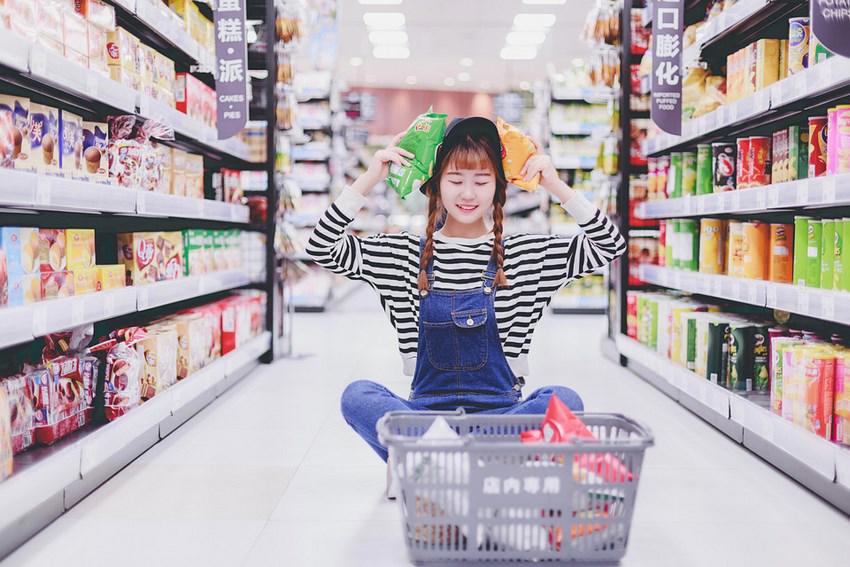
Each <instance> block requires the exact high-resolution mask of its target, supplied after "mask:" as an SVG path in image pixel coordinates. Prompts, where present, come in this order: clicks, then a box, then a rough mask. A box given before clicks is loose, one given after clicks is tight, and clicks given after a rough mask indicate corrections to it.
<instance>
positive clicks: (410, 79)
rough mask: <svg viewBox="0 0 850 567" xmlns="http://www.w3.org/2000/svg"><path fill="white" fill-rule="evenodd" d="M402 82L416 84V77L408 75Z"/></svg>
mask: <svg viewBox="0 0 850 567" xmlns="http://www.w3.org/2000/svg"><path fill="white" fill-rule="evenodd" d="M404 82H405V83H407V84H408V85H415V84H416V77H414V76H413V75H410V76H409V77H407V78H406V79H405V80H404Z"/></svg>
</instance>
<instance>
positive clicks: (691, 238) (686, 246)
mask: <svg viewBox="0 0 850 567" xmlns="http://www.w3.org/2000/svg"><path fill="white" fill-rule="evenodd" d="M678 241H679V249H680V251H681V252H680V254H679V265H678V267H679V268H681V269H683V270H690V271H692V272H696V271H697V270H698V269H699V221H698V220H696V219H681V220H679V239H678Z"/></svg>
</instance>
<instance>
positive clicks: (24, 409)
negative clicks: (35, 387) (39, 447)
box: [0, 374, 35, 455]
mask: <svg viewBox="0 0 850 567" xmlns="http://www.w3.org/2000/svg"><path fill="white" fill-rule="evenodd" d="M0 387H2V388H3V389H5V391H6V400H7V402H8V403H9V414H10V415H11V417H12V453H13V454H15V455H17V454H18V453H21V452H23V451H25V450H27V449H28V448H30V447H32V446H33V444H34V443H35V422H34V419H35V412H34V411H33V407H32V402H33V394H32V388H31V385H30V381H29V379H28V378H27V375H26V374H15V375H12V376H6V377H5V378H2V379H0Z"/></svg>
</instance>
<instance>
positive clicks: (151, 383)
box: [136, 323, 177, 400]
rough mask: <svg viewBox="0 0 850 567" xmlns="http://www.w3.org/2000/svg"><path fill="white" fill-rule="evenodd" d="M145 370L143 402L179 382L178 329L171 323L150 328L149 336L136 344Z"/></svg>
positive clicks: (142, 389) (142, 386)
mask: <svg viewBox="0 0 850 567" xmlns="http://www.w3.org/2000/svg"><path fill="white" fill-rule="evenodd" d="M136 350H137V351H138V353H139V355H140V356H141V358H142V360H143V363H144V368H143V372H142V376H141V397H142V400H149V399H151V398H153V397H154V396H156V395H157V394H158V393H161V392H162V391H163V390H165V389H166V388H169V387H171V386H172V385H174V383H175V382H177V329H176V327H175V326H174V325H173V324H170V323H158V324H156V325H151V326H150V327H148V336H147V337H145V338H144V339H142V340H141V341H139V342H138V343H137V344H136Z"/></svg>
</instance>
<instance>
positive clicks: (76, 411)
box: [30, 355, 96, 445]
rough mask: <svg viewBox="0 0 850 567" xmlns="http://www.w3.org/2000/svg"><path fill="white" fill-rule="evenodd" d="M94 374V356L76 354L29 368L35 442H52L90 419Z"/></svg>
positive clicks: (82, 425) (42, 443) (48, 443)
mask: <svg viewBox="0 0 850 567" xmlns="http://www.w3.org/2000/svg"><path fill="white" fill-rule="evenodd" d="M95 373H96V367H95V366H94V359H92V358H91V357H85V358H84V357H79V356H76V355H73V356H61V357H59V358H55V359H53V360H50V361H48V363H47V365H46V367H38V368H35V369H33V370H32V371H31V374H30V375H31V377H32V384H33V409H34V412H35V440H36V442H37V443H39V444H41V445H52V444H53V443H55V442H56V441H58V440H59V439H61V438H63V437H65V436H67V435H68V434H70V433H73V432H74V431H76V430H77V429H80V428H81V427H84V426H85V425H86V424H87V423H89V422H90V421H91V407H90V404H91V399H92V385H93V382H94V377H95V376H96V374H95Z"/></svg>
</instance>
